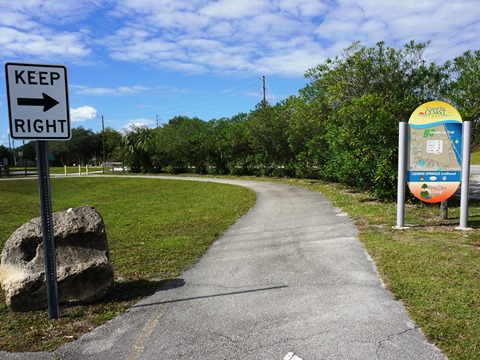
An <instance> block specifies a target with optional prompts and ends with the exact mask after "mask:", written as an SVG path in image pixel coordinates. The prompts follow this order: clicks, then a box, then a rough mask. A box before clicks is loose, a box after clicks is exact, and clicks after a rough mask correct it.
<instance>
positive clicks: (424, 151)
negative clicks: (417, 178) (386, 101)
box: [409, 123, 462, 171]
mask: <svg viewBox="0 0 480 360" xmlns="http://www.w3.org/2000/svg"><path fill="white" fill-rule="evenodd" d="M461 133H462V126H461V124H456V123H455V124H445V125H439V126H435V127H430V128H428V129H426V130H423V129H421V128H420V129H415V128H413V127H411V129H410V169H409V170H410V171H457V170H458V169H459V168H460V167H461V161H462V159H461V143H462V142H461ZM459 136H460V137H459Z"/></svg>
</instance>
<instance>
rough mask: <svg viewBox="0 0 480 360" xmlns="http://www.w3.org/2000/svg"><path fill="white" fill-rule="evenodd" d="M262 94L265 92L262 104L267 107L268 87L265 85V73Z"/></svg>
mask: <svg viewBox="0 0 480 360" xmlns="http://www.w3.org/2000/svg"><path fill="white" fill-rule="evenodd" d="M262 94H263V99H262V106H263V107H266V106H267V95H266V87H265V75H263V76H262Z"/></svg>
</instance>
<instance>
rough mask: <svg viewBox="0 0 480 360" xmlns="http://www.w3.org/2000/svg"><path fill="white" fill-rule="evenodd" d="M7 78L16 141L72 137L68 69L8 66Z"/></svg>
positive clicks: (11, 126)
mask: <svg viewBox="0 0 480 360" xmlns="http://www.w3.org/2000/svg"><path fill="white" fill-rule="evenodd" d="M5 76H6V81H7V98H8V110H9V111H8V112H9V116H10V119H9V120H10V136H11V137H12V138H13V139H23V140H68V139H69V138H70V136H71V130H70V112H69V104H68V88H67V69H66V68H65V66H57V65H34V64H18V63H7V64H5Z"/></svg>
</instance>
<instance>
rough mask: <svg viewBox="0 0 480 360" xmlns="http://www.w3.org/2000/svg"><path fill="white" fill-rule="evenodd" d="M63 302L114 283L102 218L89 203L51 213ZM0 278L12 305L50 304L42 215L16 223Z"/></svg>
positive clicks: (91, 297) (79, 300)
mask: <svg viewBox="0 0 480 360" xmlns="http://www.w3.org/2000/svg"><path fill="white" fill-rule="evenodd" d="M53 224H54V237H55V246H56V251H55V253H56V260H57V280H58V296H59V302H60V304H85V303H92V302H95V301H98V300H99V299H101V298H102V297H103V296H104V295H105V294H106V292H107V291H108V289H109V288H110V287H111V286H112V284H113V269H112V266H111V264H110V262H109V254H108V243H107V235H106V232H105V225H104V223H103V220H102V218H101V216H100V214H98V212H97V211H96V210H95V208H93V207H91V206H81V207H77V208H74V209H68V210H67V211H64V212H58V213H54V214H53ZM0 284H1V287H2V289H3V291H4V292H5V297H6V302H7V306H8V307H9V308H10V309H11V310H13V311H31V310H40V309H45V308H47V307H48V304H47V291H46V283H45V263H44V252H43V239H42V222H41V218H40V217H38V218H35V219H33V220H31V221H29V222H27V223H25V224H24V225H22V226H21V227H20V228H18V229H17V230H16V231H15V232H14V233H13V234H12V235H11V236H10V238H9V239H8V240H7V242H6V243H5V246H4V248H3V251H2V255H1V265H0Z"/></svg>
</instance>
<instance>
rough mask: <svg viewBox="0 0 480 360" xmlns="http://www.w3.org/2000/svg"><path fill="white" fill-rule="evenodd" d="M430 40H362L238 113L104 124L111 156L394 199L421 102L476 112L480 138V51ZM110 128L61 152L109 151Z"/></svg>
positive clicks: (138, 168)
mask: <svg viewBox="0 0 480 360" xmlns="http://www.w3.org/2000/svg"><path fill="white" fill-rule="evenodd" d="M427 45H428V44H425V43H421V44H417V43H414V42H411V43H409V44H407V45H405V46H404V47H403V48H400V49H397V48H392V47H387V46H385V44H384V43H378V44H377V45H376V46H374V47H367V46H364V45H362V44H361V43H359V42H357V43H354V44H353V45H351V46H350V47H348V48H347V49H345V50H344V51H343V53H342V54H341V55H339V56H337V57H335V58H333V59H327V60H326V61H325V62H323V63H321V64H319V65H318V66H315V67H313V68H311V69H308V70H307V71H306V72H305V77H306V78H307V79H308V80H309V83H308V84H307V85H306V86H305V87H304V88H302V89H300V90H299V92H298V95H295V96H290V97H288V98H287V99H285V100H283V101H281V102H279V103H277V104H274V105H270V104H268V103H267V102H260V103H259V104H257V106H256V107H255V109H254V110H252V111H250V112H249V113H240V114H237V115H235V116H233V117H230V118H220V119H211V120H209V121H204V120H202V119H199V118H197V117H193V118H190V117H186V116H175V117H174V118H172V119H170V120H169V121H168V123H166V124H164V125H162V126H160V127H157V128H153V129H150V128H147V127H142V126H133V127H131V128H130V129H128V130H127V131H124V132H123V133H119V132H117V131H115V130H113V129H106V131H105V143H106V149H105V154H106V159H108V161H111V160H117V161H118V160H120V161H123V162H124V163H125V164H126V165H127V166H128V167H129V168H130V169H131V171H133V172H167V173H182V172H195V173H199V174H207V173H210V174H232V175H258V176H289V177H302V178H313V179H324V180H327V181H335V182H340V183H344V184H347V185H350V186H353V187H355V188H357V189H360V190H368V191H371V192H372V193H373V194H374V195H376V196H378V197H381V198H392V197H394V196H395V193H396V177H397V148H398V123H399V122H401V121H408V119H409V117H410V115H411V113H412V112H413V110H415V109H416V108H417V107H418V106H419V105H421V104H422V103H424V102H427V101H431V100H443V101H446V102H449V103H450V104H452V105H453V106H455V107H456V108H457V109H458V110H459V112H460V114H461V115H462V118H463V120H464V121H465V120H470V121H472V135H473V138H472V146H474V147H475V146H477V147H478V146H479V145H480V144H479V142H480V138H479V135H480V132H479V130H480V129H479V126H480V123H479V121H478V120H479V116H480V101H479V99H478V94H479V93H480V81H479V74H480V65H479V64H480V62H479V60H480V50H476V51H467V52H465V53H464V54H462V55H461V56H458V57H457V58H455V59H454V60H452V61H447V62H445V63H443V64H437V63H434V62H427V61H425V59H424V51H425V49H426V47H427ZM102 136H103V134H102V133H97V134H95V133H93V132H92V131H91V130H85V129H83V128H77V129H73V136H72V139H71V140H69V141H66V142H51V145H50V150H51V152H52V154H53V155H54V160H53V161H54V162H59V163H71V162H77V163H85V162H87V161H91V159H92V158H93V157H94V156H96V157H97V158H99V157H103V149H102V141H101V140H102Z"/></svg>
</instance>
